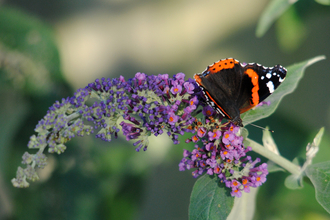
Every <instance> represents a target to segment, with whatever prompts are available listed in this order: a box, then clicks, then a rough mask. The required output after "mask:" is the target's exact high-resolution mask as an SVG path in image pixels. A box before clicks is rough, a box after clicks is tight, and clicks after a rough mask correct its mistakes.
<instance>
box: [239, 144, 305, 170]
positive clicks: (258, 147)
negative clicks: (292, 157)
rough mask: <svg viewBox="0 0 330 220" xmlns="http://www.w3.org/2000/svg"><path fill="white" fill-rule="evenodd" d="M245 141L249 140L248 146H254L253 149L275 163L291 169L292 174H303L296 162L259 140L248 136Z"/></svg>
mask: <svg viewBox="0 0 330 220" xmlns="http://www.w3.org/2000/svg"><path fill="white" fill-rule="evenodd" d="M245 141H247V142H248V143H247V144H248V146H250V147H252V150H253V151H254V152H256V153H258V154H260V155H262V156H264V157H266V158H268V159H269V160H271V161H273V162H274V163H276V164H278V165H279V166H281V167H283V168H284V169H286V170H287V171H289V172H290V173H292V174H295V175H300V174H301V168H300V167H299V166H297V165H295V164H294V163H292V162H290V161H289V160H287V159H285V158H284V157H282V156H280V155H277V154H275V153H273V152H272V151H270V150H268V149H267V148H265V147H264V146H262V145H260V144H258V143H257V142H255V141H253V140H251V139H249V138H246V139H245Z"/></svg>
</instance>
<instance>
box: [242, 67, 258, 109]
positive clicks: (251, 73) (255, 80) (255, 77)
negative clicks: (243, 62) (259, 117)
mask: <svg viewBox="0 0 330 220" xmlns="http://www.w3.org/2000/svg"><path fill="white" fill-rule="evenodd" d="M245 74H247V75H248V76H249V77H250V78H251V82H252V85H253V88H252V91H251V92H252V96H251V100H250V105H249V106H247V107H245V108H242V109H240V113H241V114H242V113H244V112H246V111H248V110H250V109H251V108H253V107H254V106H256V105H258V104H259V94H258V91H259V75H258V74H257V73H256V72H255V71H254V70H253V69H247V70H246V71H245Z"/></svg>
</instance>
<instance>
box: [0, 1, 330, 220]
mask: <svg viewBox="0 0 330 220" xmlns="http://www.w3.org/2000/svg"><path fill="white" fill-rule="evenodd" d="M268 3H269V1H263V0H253V1H251V0H248V1H238V0H232V1H225V0H217V1H214V0H211V1H195V0H193V1H181V0H176V1H164V0H161V1H148V0H121V1H120V0H94V1H92V0H80V1H79V0H73V1H65V0H49V1H42V0H30V1H25V0H7V1H6V0H2V1H1V0H0V100H1V102H0V103H1V107H0V219H171V220H176V219H180V220H181V219H188V216H187V213H188V205H189V196H190V192H191V189H192V186H193V184H194V181H195V180H194V179H193V178H192V177H191V174H190V173H191V172H190V171H186V172H179V171H178V163H179V161H180V160H181V157H182V150H183V149H191V148H192V145H188V144H185V143H184V140H185V138H187V137H182V139H181V140H182V144H180V145H175V146H174V145H173V144H172V143H171V140H170V139H169V138H167V137H166V136H162V137H157V138H151V142H150V145H149V148H148V151H147V152H140V153H136V152H135V150H134V147H133V146H132V143H127V142H126V141H125V139H124V138H123V137H122V136H119V138H118V139H117V140H113V141H112V142H110V143H104V142H102V141H101V140H96V139H95V138H94V137H93V136H91V137H83V138H76V139H74V140H72V141H71V142H69V143H68V145H67V146H68V149H67V150H66V151H65V153H63V154H62V155H48V163H49V164H48V166H47V167H46V168H45V169H44V170H40V177H41V180H39V181H38V182H35V183H31V186H30V187H29V188H27V189H16V188H14V187H13V186H12V185H11V182H10V180H11V179H12V178H14V177H15V174H16V169H17V167H18V166H19V165H21V164H20V162H21V157H22V155H23V153H24V152H25V151H27V143H28V140H29V137H30V136H31V135H32V134H33V130H34V128H35V125H36V124H37V123H38V121H39V120H40V119H41V118H42V117H43V116H44V115H45V114H46V112H47V109H48V107H49V106H51V105H52V104H53V103H54V102H55V101H56V100H60V99H61V98H63V97H67V96H72V95H73V92H74V91H75V90H76V89H78V88H80V87H84V86H86V85H87V83H89V82H92V81H94V80H95V79H96V78H100V77H119V76H120V75H123V76H125V77H126V78H129V77H133V76H134V74H135V73H136V72H144V73H146V74H159V73H168V74H170V75H173V74H175V73H178V72H183V73H185V74H186V76H187V77H192V76H193V74H194V73H198V72H201V71H203V70H204V69H205V68H206V66H207V65H210V64H212V63H213V62H215V61H217V60H219V59H222V58H227V57H234V58H236V59H238V60H240V61H241V62H258V63H260V64H263V65H265V66H273V65H275V64H282V65H283V66H289V65H291V64H294V63H296V62H300V61H303V60H306V59H309V58H312V57H315V56H317V55H326V56H327V57H330V52H329V51H330V42H329V39H330V7H329V6H325V5H320V4H318V3H316V2H314V1H312V0H301V1H298V2H297V3H295V4H294V5H293V6H291V7H290V8H289V9H288V10H287V11H286V12H285V13H284V14H283V15H282V16H281V17H280V18H279V19H278V20H277V21H276V22H275V23H274V24H273V25H272V26H271V28H270V29H269V30H268V31H267V32H266V34H265V35H264V36H263V37H261V38H257V37H256V35H255V31H256V26H257V23H258V19H259V18H260V16H261V14H262V13H263V11H264V10H265V8H266V6H267V4H268ZM329 73H330V62H329V61H328V60H324V61H321V62H318V63H316V64H314V65H312V66H311V67H309V68H308V69H307V70H306V73H305V77H304V78H303V79H302V81H301V83H300V85H299V86H298V89H297V90H296V91H295V92H294V93H293V94H291V95H289V96H287V97H285V98H284V100H283V101H282V102H281V104H280V106H279V108H278V110H277V111H276V113H275V114H273V115H272V116H271V117H269V118H267V119H264V120H261V121H258V122H257V123H256V124H258V125H260V126H267V125H268V126H270V128H271V129H272V130H275V133H274V134H273V136H274V139H275V141H276V143H277V145H278V147H279V150H280V152H281V154H282V155H284V156H285V157H287V158H288V159H290V160H292V159H293V158H294V157H296V156H297V155H300V156H303V155H304V151H305V147H306V145H307V143H308V142H311V141H312V139H313V137H314V136H315V134H316V132H317V131H318V129H319V128H320V127H322V126H325V128H326V132H325V136H324V138H323V141H322V143H321V149H320V152H319V154H318V156H317V157H316V158H315V160H314V163H316V162H321V161H326V160H329V159H330V144H329V142H330V139H329V130H330V88H329V83H330V74H329ZM248 129H249V132H250V137H251V138H253V139H255V140H257V141H259V142H260V141H261V134H262V131H261V130H260V129H257V128H254V127H248ZM29 152H34V151H33V150H30V151H29ZM287 175H288V174H287V173H282V172H281V173H275V174H270V175H269V176H268V181H267V182H266V183H265V184H264V185H263V186H262V187H261V188H260V191H259V195H258V200H257V211H256V215H255V219H258V220H259V219H271V220H273V219H274V220H275V219H293V220H294V219H303V220H304V219H306V220H307V219H316V220H321V219H330V217H329V214H328V213H326V212H325V211H324V210H323V209H322V207H321V206H320V205H319V204H318V203H317V202H316V200H315V195H314V189H313V188H312V187H311V186H310V185H309V184H305V188H304V189H302V190H296V191H292V190H288V189H286V188H285V187H284V179H285V177H286V176H287Z"/></svg>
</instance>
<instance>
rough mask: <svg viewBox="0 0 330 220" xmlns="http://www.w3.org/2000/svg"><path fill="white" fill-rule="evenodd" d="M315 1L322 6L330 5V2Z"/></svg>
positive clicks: (329, 0) (325, 0)
mask: <svg viewBox="0 0 330 220" xmlns="http://www.w3.org/2000/svg"><path fill="white" fill-rule="evenodd" d="M315 1H316V2H317V3H319V4H322V5H330V0H315Z"/></svg>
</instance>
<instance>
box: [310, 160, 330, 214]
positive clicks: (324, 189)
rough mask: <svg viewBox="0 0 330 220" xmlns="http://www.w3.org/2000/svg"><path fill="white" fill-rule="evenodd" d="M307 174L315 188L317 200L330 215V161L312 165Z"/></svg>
mask: <svg viewBox="0 0 330 220" xmlns="http://www.w3.org/2000/svg"><path fill="white" fill-rule="evenodd" d="M305 172H306V175H307V176H308V178H309V179H310V180H311V182H312V183H313V185H314V187H315V194H316V195H315V197H316V200H317V201H318V202H319V203H320V204H321V206H322V207H323V208H324V209H325V210H326V211H327V212H329V213H330V161H327V162H323V163H318V164H314V165H310V166H308V167H307V169H306V171H305Z"/></svg>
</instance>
